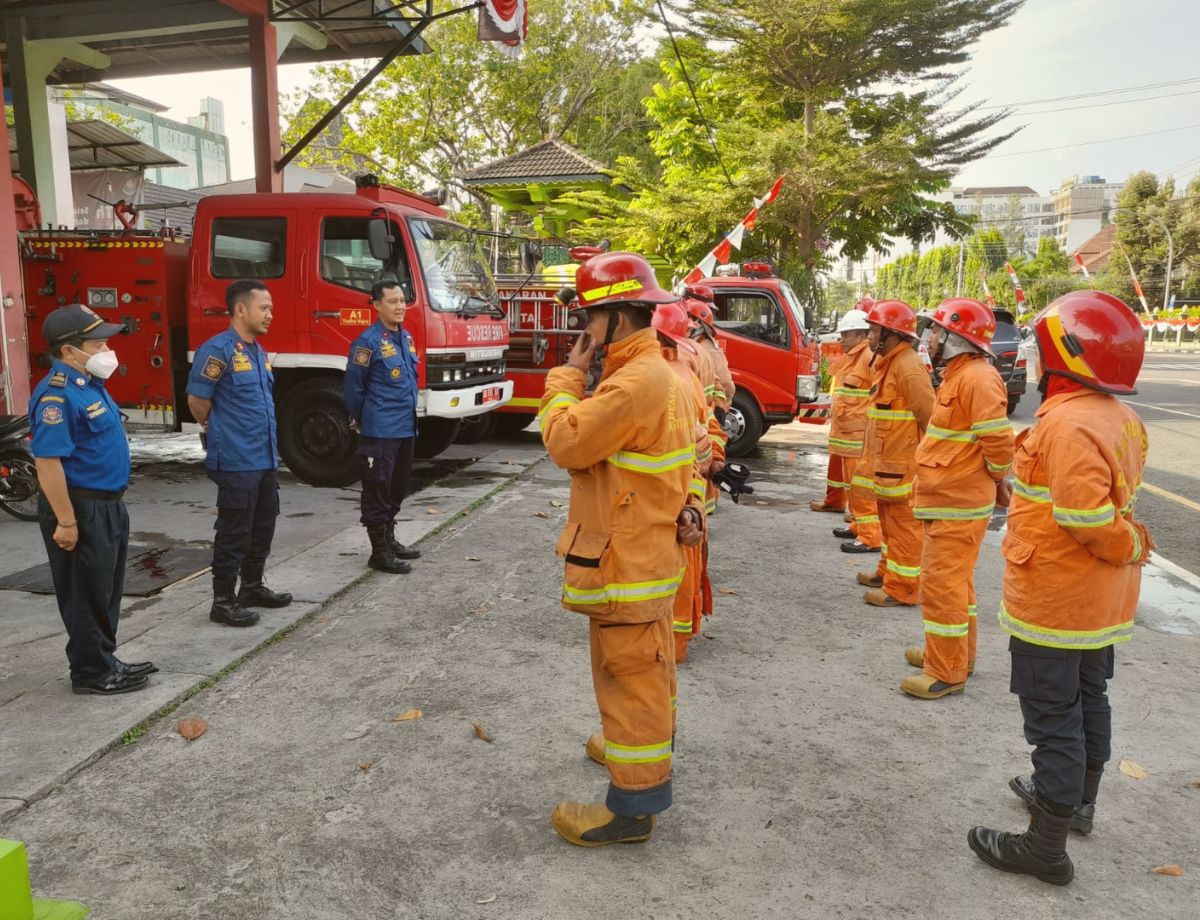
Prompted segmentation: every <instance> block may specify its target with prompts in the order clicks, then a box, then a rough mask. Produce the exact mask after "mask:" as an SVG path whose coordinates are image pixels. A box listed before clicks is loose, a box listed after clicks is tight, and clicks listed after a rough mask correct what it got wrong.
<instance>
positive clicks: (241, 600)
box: [237, 580, 292, 607]
mask: <svg viewBox="0 0 1200 920" xmlns="http://www.w3.org/2000/svg"><path fill="white" fill-rule="evenodd" d="M237 602H238V606H239V607H286V606H287V605H288V604H290V603H291V602H292V596H291V595H290V594H283V593H280V592H278V591H272V590H271V589H270V588H268V587H267V586H266V585H264V584H263V583H262V582H261V581H260V582H251V583H249V584H247V583H246V582H245V581H244V580H243V581H242V589H241V590H240V591H238V595H237Z"/></svg>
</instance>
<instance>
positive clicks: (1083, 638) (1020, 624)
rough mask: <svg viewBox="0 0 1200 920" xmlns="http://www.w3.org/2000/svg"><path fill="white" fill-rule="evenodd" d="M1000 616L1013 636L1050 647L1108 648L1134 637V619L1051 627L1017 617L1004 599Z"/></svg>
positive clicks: (1004, 625) (998, 616)
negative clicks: (1099, 626)
mask: <svg viewBox="0 0 1200 920" xmlns="http://www.w3.org/2000/svg"><path fill="white" fill-rule="evenodd" d="M997 619H998V620H999V621H1000V628H1001V629H1003V630H1004V631H1005V632H1006V633H1008V634H1009V635H1010V636H1016V638H1018V639H1020V640H1021V641H1022V642H1028V643H1030V644H1032V645H1044V646H1048V647H1049V648H1068V649H1097V648H1107V647H1108V646H1110V645H1116V644H1117V643H1119V642H1128V641H1129V640H1130V639H1132V638H1133V620H1126V621H1125V622H1124V623H1117V624H1116V625H1115V626H1105V627H1104V628H1103V629H1051V628H1050V627H1049V626H1037V625H1035V624H1033V623H1026V622H1025V621H1024V620H1019V619H1017V618H1016V617H1015V616H1013V615H1012V614H1011V613H1009V612H1008V609H1007V608H1006V607H1005V606H1004V602H1003V601H1001V602H1000V612H999V614H997Z"/></svg>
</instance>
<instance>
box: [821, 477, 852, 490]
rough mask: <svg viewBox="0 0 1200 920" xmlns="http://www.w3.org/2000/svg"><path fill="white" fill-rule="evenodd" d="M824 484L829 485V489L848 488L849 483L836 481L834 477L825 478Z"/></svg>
mask: <svg viewBox="0 0 1200 920" xmlns="http://www.w3.org/2000/svg"><path fill="white" fill-rule="evenodd" d="M825 485H827V486H829V488H831V489H848V488H850V483H848V482H838V481H837V480H836V479H826V480H825Z"/></svg>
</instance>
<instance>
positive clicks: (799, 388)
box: [796, 375, 818, 402]
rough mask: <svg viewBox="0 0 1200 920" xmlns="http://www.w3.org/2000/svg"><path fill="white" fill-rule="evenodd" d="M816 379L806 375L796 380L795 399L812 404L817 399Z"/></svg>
mask: <svg viewBox="0 0 1200 920" xmlns="http://www.w3.org/2000/svg"><path fill="white" fill-rule="evenodd" d="M817 386H818V382H817V378H816V377H811V376H808V375H804V376H800V377H797V378H796V398H797V399H799V400H800V401H801V402H812V401H813V400H815V399H816V398H817Z"/></svg>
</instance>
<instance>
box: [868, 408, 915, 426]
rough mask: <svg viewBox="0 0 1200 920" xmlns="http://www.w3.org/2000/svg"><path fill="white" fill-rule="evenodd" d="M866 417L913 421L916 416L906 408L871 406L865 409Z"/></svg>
mask: <svg viewBox="0 0 1200 920" xmlns="http://www.w3.org/2000/svg"><path fill="white" fill-rule="evenodd" d="M867 418H873V419H878V420H880V421H885V422H915V421H916V420H917V417H916V416H915V415H913V414H912V412H911V411H910V410H908V409H880V408H878V407H877V406H872V407H871V408H870V409H868V410H867Z"/></svg>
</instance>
